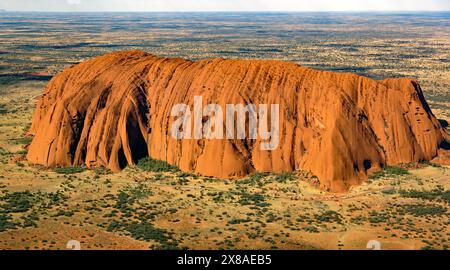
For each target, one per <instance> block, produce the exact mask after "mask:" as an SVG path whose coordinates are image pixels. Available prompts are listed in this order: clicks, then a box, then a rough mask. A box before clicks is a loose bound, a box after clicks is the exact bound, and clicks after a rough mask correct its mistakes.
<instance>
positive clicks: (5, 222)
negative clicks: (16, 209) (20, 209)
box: [0, 214, 16, 232]
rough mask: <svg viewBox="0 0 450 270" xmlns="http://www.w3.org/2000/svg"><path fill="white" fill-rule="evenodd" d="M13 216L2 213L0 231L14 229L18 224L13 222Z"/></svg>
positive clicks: (0, 215)
mask: <svg viewBox="0 0 450 270" xmlns="http://www.w3.org/2000/svg"><path fill="white" fill-rule="evenodd" d="M10 220H11V218H10V217H9V216H6V215H4V214H0V232H4V231H6V230H9V229H14V228H15V227H16V224H14V223H12V222H11V221H10Z"/></svg>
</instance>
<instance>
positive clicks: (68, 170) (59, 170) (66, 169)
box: [54, 167, 86, 174]
mask: <svg viewBox="0 0 450 270" xmlns="http://www.w3.org/2000/svg"><path fill="white" fill-rule="evenodd" d="M85 170H86V168H84V167H59V168H55V169H54V171H55V172H56V173H59V174H77V173H82V172H84V171H85Z"/></svg>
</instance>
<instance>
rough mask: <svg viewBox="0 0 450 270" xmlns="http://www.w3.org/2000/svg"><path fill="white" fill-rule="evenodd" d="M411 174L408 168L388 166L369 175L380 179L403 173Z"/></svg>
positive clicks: (371, 177)
mask: <svg viewBox="0 0 450 270" xmlns="http://www.w3.org/2000/svg"><path fill="white" fill-rule="evenodd" d="M408 174H410V173H409V172H408V170H405V169H403V168H400V167H386V168H385V169H384V170H383V171H381V172H376V173H373V174H371V175H370V176H369V178H370V179H380V178H383V177H396V176H402V175H408Z"/></svg>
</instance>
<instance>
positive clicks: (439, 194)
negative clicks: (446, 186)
mask: <svg viewBox="0 0 450 270" xmlns="http://www.w3.org/2000/svg"><path fill="white" fill-rule="evenodd" d="M400 195H401V196H402V197H405V198H415V199H422V200H429V201H432V200H436V199H442V200H444V201H446V202H447V203H450V190H447V191H444V190H443V189H442V188H436V189H433V190H428V191H427V190H413V189H411V190H401V191H400Z"/></svg>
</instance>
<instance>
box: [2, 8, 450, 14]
mask: <svg viewBox="0 0 450 270" xmlns="http://www.w3.org/2000/svg"><path fill="white" fill-rule="evenodd" d="M0 11H2V12H48V13H52V12H53V13H83V12H89V13H102V12H106V13H120V12H123V13H125V12H128V13H194V12H197V13H215V12H221V13H237V12H242V13H263V12H264V13H277V12H283V13H323V12H348V13H351V12H361V13H382V12H385V13H394V12H450V9H449V10H366V9H361V10H7V9H1V8H0Z"/></svg>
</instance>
